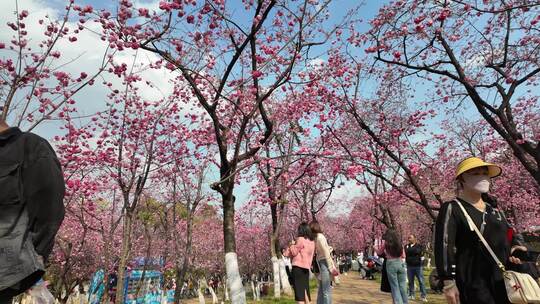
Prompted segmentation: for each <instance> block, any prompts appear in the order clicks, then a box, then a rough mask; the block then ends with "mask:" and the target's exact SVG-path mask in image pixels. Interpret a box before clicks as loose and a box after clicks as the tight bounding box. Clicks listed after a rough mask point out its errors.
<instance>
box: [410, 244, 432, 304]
mask: <svg viewBox="0 0 540 304" xmlns="http://www.w3.org/2000/svg"><path fill="white" fill-rule="evenodd" d="M423 254H424V248H423V247H422V245H420V244H418V243H417V242H416V236H414V235H413V234H411V235H409V243H408V244H407V245H406V246H405V262H406V263H407V278H408V280H409V300H414V279H415V278H417V279H418V285H419V287H420V296H421V299H422V301H423V302H427V298H426V286H425V284H424V273H423V269H422V261H423V259H422V256H423Z"/></svg>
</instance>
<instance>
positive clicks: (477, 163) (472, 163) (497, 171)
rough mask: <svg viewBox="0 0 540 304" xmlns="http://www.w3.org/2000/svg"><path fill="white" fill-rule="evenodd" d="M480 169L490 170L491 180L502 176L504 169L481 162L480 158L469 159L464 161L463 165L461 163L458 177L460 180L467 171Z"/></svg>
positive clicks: (457, 172) (458, 168) (457, 171)
mask: <svg viewBox="0 0 540 304" xmlns="http://www.w3.org/2000/svg"><path fill="white" fill-rule="evenodd" d="M479 167H487V168H488V175H489V177H491V178H494V177H497V176H499V175H501V173H502V168H501V167H500V166H499V165H495V164H491V163H486V162H485V161H483V160H481V159H480V158H478V157H469V158H466V159H464V160H463V161H462V162H461V163H459V165H458V167H457V169H456V177H455V178H458V177H459V176H460V175H461V174H463V173H464V172H466V171H469V170H472V169H474V168H479Z"/></svg>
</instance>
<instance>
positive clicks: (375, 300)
mask: <svg viewBox="0 0 540 304" xmlns="http://www.w3.org/2000/svg"><path fill="white" fill-rule="evenodd" d="M355 274H356V273H354V272H352V273H350V274H349V275H347V276H345V275H342V276H341V277H340V278H341V284H340V285H338V286H336V287H335V288H334V289H333V290H332V292H333V297H332V300H333V303H336V304H387V303H388V304H392V298H391V296H390V294H389V293H384V292H381V291H380V290H379V287H380V286H379V283H377V282H375V281H369V280H362V279H360V277H359V276H358V275H355ZM314 298H316V297H314ZM428 300H429V302H428V303H433V304H435V303H437V304H439V303H445V301H444V299H443V297H442V296H440V295H435V294H428ZM409 303H422V302H421V301H418V300H417V301H409Z"/></svg>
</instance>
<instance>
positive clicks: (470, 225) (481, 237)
mask: <svg viewBox="0 0 540 304" xmlns="http://www.w3.org/2000/svg"><path fill="white" fill-rule="evenodd" d="M454 201H455V202H456V203H457V204H458V206H459V208H460V209H461V211H462V212H463V215H464V216H465V218H466V219H467V223H468V224H469V228H470V229H471V231H474V232H476V235H478V238H479V239H480V241H481V242H482V244H484V247H485V248H486V249H487V251H488V252H489V254H490V255H491V257H492V258H493V260H494V261H495V263H496V264H497V266H498V267H499V269H500V270H501V271H502V272H505V271H506V269H505V268H504V265H503V263H501V261H500V260H499V258H498V257H497V255H495V253H494V252H493V249H491V246H489V244H488V243H487V241H486V239H485V238H484V236H483V235H482V233H480V231H479V230H478V227H476V225H475V224H474V222H473V220H472V219H471V217H470V216H469V214H468V213H467V211H466V210H465V208H464V207H463V205H462V204H461V202H460V201H459V200H458V199H454Z"/></svg>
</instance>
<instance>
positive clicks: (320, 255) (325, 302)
mask: <svg viewBox="0 0 540 304" xmlns="http://www.w3.org/2000/svg"><path fill="white" fill-rule="evenodd" d="M309 227H310V228H311V232H313V235H314V237H315V253H316V257H315V258H316V261H315V262H316V263H317V265H318V266H319V267H318V268H319V276H318V283H319V290H318V292H317V304H331V303H332V286H331V283H332V277H335V276H337V275H338V274H339V272H338V270H337V269H336V265H334V261H333V260H332V256H331V255H330V246H328V242H327V240H326V237H325V236H324V234H323V232H322V229H321V225H320V224H319V222H317V221H312V222H311V223H309Z"/></svg>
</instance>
